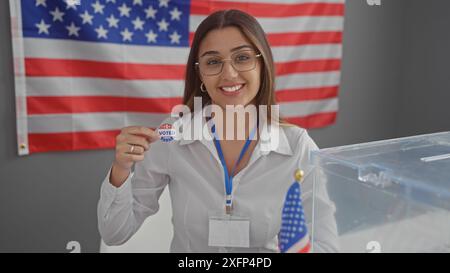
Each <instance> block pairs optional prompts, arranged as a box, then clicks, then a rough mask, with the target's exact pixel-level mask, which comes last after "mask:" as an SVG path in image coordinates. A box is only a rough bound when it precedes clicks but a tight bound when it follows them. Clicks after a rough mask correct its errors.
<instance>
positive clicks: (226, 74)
mask: <svg viewBox="0 0 450 273" xmlns="http://www.w3.org/2000/svg"><path fill="white" fill-rule="evenodd" d="M222 69H223V71H222V77H223V78H225V79H233V78H236V77H237V76H238V74H239V72H238V71H236V69H234V67H233V65H232V64H231V62H230V61H228V62H224V63H223V68H222Z"/></svg>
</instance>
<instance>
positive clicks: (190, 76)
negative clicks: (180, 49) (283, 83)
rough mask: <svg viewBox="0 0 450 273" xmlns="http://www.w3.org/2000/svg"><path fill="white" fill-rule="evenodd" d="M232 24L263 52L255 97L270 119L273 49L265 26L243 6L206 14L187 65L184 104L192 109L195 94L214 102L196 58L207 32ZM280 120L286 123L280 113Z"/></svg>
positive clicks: (273, 98) (256, 102)
mask: <svg viewBox="0 0 450 273" xmlns="http://www.w3.org/2000/svg"><path fill="white" fill-rule="evenodd" d="M230 26H233V27H237V28H238V29H239V30H240V31H241V32H242V34H243V35H244V36H245V37H246V38H247V39H248V40H249V41H250V42H251V43H252V45H253V47H255V48H256V49H257V51H258V52H259V53H261V54H262V60H263V63H262V66H261V75H260V79H261V84H260V88H259V90H258V93H257V95H256V97H255V99H254V101H255V105H256V106H257V107H258V106H259V105H267V114H268V117H267V120H268V121H269V122H270V120H271V112H272V111H271V109H272V105H275V104H276V101H275V92H274V90H275V65H274V61H273V56H272V51H271V50H270V46H269V42H268V41H267V38H266V35H265V33H264V30H263V29H262V27H261V25H260V24H259V23H258V21H257V20H256V19H255V18H254V17H253V16H251V15H249V14H247V13H245V12H243V11H240V10H233V9H231V10H221V11H216V12H214V13H212V14H211V15H209V16H208V17H206V19H204V20H203V21H202V22H201V24H200V25H199V26H198V28H197V30H196V31H195V35H194V39H193V41H192V46H191V51H190V53H189V58H188V62H187V66H186V80H185V88H184V97H183V104H185V105H186V106H188V107H189V108H190V110H191V112H193V111H194V97H202V103H203V105H202V106H205V105H207V104H209V103H210V102H211V98H210V97H209V95H208V93H207V92H201V91H200V84H201V80H200V76H199V71H198V70H197V68H196V66H195V62H197V58H198V54H199V47H200V43H201V41H202V39H203V38H204V37H206V35H207V34H208V32H209V31H211V30H215V29H222V28H225V27H230ZM278 121H279V122H281V123H284V122H283V121H282V119H281V117H278Z"/></svg>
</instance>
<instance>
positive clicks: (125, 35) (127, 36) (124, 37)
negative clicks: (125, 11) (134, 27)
mask: <svg viewBox="0 0 450 273" xmlns="http://www.w3.org/2000/svg"><path fill="white" fill-rule="evenodd" d="M120 35H122V41H124V42H125V41H130V42H131V39H132V36H133V32H130V31H128V28H125V29H124V30H123V31H121V32H120Z"/></svg>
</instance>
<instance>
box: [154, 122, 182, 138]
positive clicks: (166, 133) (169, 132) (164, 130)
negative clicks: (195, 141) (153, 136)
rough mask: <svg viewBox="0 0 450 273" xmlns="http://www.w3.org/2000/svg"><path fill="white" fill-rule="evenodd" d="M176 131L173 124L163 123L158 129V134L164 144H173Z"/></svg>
mask: <svg viewBox="0 0 450 273" xmlns="http://www.w3.org/2000/svg"><path fill="white" fill-rule="evenodd" d="M176 133H177V132H176V130H175V129H174V128H173V127H172V124H169V123H163V124H161V126H159V128H158V134H159V137H160V139H161V141H163V142H171V141H172V140H174V138H175V134H176Z"/></svg>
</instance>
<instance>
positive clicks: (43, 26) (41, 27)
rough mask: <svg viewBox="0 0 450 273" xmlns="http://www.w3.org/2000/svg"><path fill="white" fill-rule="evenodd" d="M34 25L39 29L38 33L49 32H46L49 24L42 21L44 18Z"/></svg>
mask: <svg viewBox="0 0 450 273" xmlns="http://www.w3.org/2000/svg"><path fill="white" fill-rule="evenodd" d="M35 26H36V27H37V28H38V29H39V33H38V34H41V33H45V34H50V33H49V32H48V29H49V28H50V25H49V24H46V23H45V22H44V19H41V22H40V23H39V24H35Z"/></svg>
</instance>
